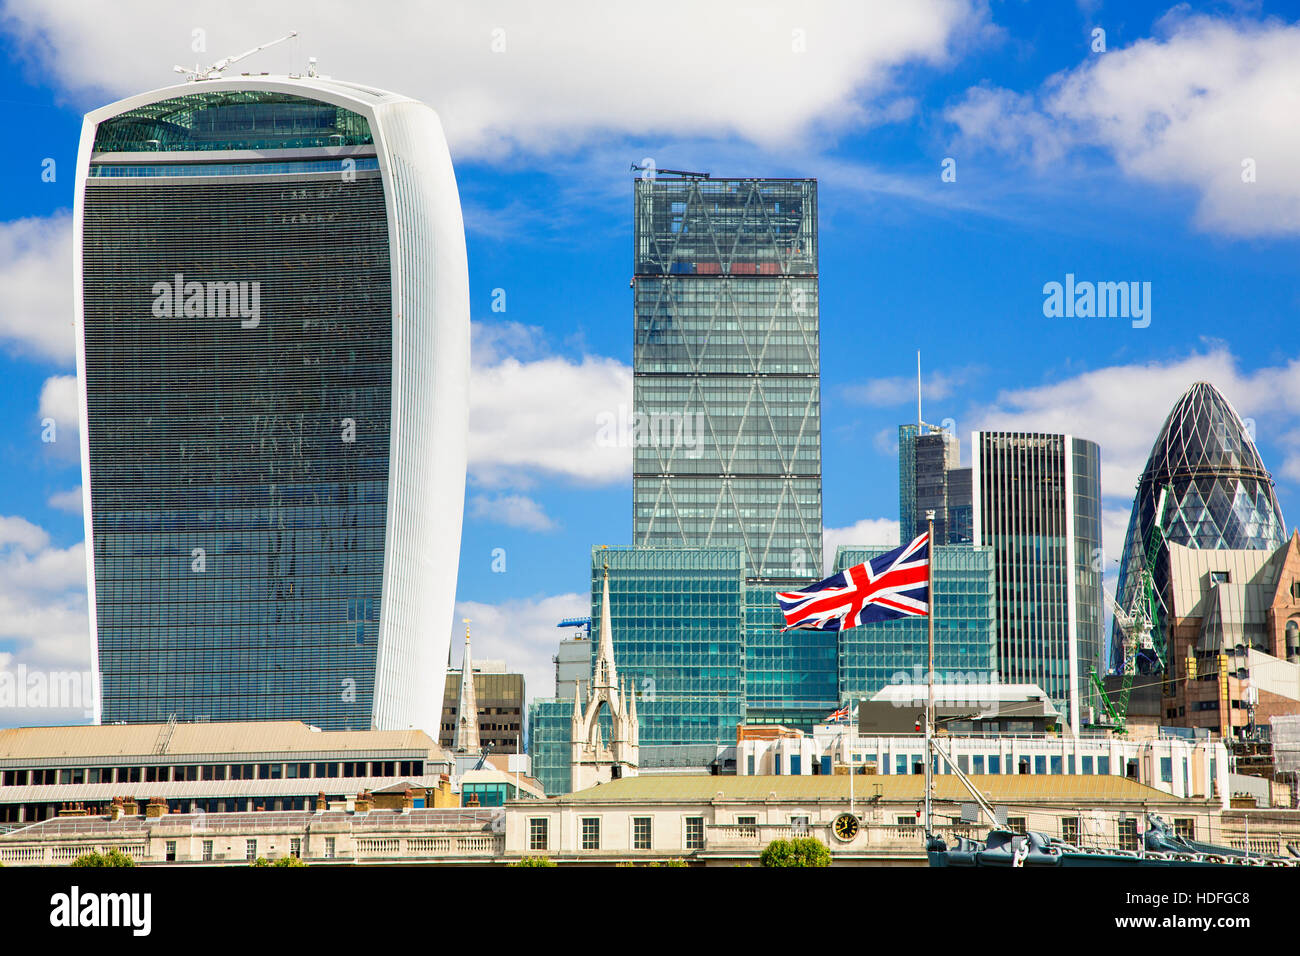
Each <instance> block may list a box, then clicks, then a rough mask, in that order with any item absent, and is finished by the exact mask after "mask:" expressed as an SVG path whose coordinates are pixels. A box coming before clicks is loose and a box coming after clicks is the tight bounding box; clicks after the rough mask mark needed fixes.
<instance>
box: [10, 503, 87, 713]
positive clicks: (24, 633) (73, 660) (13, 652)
mask: <svg viewBox="0 0 1300 956" xmlns="http://www.w3.org/2000/svg"><path fill="white" fill-rule="evenodd" d="M0 646H8V647H9V648H10V649H9V650H8V651H6V652H4V653H0V671H9V672H11V673H17V674H21V673H22V671H21V670H20V668H25V669H26V671H27V673H28V674H29V675H30V674H32V673H34V672H35V673H38V674H43V675H46V676H48V675H49V674H50V672H52V671H58V672H68V671H78V672H84V671H86V670H87V669H88V668H89V666H90V619H89V616H88V613H87V604H86V550H85V546H84V545H82V544H81V543H80V542H78V543H77V544H74V545H72V546H70V547H67V548H60V547H57V546H52V545H51V544H50V536H49V534H48V533H47V532H46V531H45V530H44V529H43V528H41V527H39V526H37V525H34V524H32V523H31V522H30V521H28V520H27V519H25V518H20V517H16V516H9V517H5V516H0ZM86 717H87V715H86V714H83V713H80V712H76V713H74V712H71V711H66V710H63V709H59V708H39V709H31V708H26V709H21V710H20V709H16V708H9V707H0V726H20V725H23V724H32V723H35V724H53V723H68V722H74V723H76V722H84V721H85V719H86Z"/></svg>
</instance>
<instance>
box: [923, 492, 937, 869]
mask: <svg viewBox="0 0 1300 956" xmlns="http://www.w3.org/2000/svg"><path fill="white" fill-rule="evenodd" d="M925 517H926V521H927V523H928V524H929V537H928V538H927V539H926V545H925V547H926V562H925V570H926V582H927V584H926V603H927V604H928V605H929V607H928V608H927V610H928V611H929V613H928V614H927V615H926V617H927V618H928V619H929V620H928V624H929V627H928V632H929V639H928V641H927V644H928V647H929V666H928V667H927V668H926V673H925V685H926V687H925V691H926V692H925V839H926V842H927V843H928V842H929V840H930V836H931V834H932V833H933V832H934V826H933V824H934V817H933V811H934V805H933V799H932V794H933V791H934V778H933V774H934V755H933V746H934V745H933V740H932V737H933V734H934V606H935V599H934V512H933V511H927V512H926V514H925Z"/></svg>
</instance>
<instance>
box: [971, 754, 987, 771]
mask: <svg viewBox="0 0 1300 956" xmlns="http://www.w3.org/2000/svg"><path fill="white" fill-rule="evenodd" d="M972 760H973V766H974V768H975V769H974V770H973V771H971V772H972V773H983V772H984V755H983V754H975V756H974V757H973V758H972Z"/></svg>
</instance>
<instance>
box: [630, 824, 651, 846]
mask: <svg viewBox="0 0 1300 956" xmlns="http://www.w3.org/2000/svg"><path fill="white" fill-rule="evenodd" d="M632 849H634V850H648V849H650V818H649V817H633V818H632Z"/></svg>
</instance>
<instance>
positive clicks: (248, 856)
mask: <svg viewBox="0 0 1300 956" xmlns="http://www.w3.org/2000/svg"><path fill="white" fill-rule="evenodd" d="M244 859H245V860H256V859H257V841H256V840H245V841H244Z"/></svg>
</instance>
